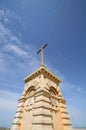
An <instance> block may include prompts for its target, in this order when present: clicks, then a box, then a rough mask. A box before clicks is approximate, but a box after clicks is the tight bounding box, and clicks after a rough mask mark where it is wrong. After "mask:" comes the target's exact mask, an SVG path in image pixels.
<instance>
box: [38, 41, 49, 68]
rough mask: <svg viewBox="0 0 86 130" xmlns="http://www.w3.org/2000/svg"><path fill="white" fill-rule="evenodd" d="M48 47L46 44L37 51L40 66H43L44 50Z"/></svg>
mask: <svg viewBox="0 0 86 130" xmlns="http://www.w3.org/2000/svg"><path fill="white" fill-rule="evenodd" d="M47 45H48V43H46V44H45V45H44V46H41V48H40V49H39V50H38V51H37V54H39V53H40V54H41V57H40V66H41V65H44V48H45V47H46V46H47Z"/></svg>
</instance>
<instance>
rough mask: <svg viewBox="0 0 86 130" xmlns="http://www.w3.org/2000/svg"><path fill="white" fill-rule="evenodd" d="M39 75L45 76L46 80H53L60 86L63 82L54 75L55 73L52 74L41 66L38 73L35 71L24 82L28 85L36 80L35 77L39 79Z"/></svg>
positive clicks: (37, 70)
mask: <svg viewBox="0 0 86 130" xmlns="http://www.w3.org/2000/svg"><path fill="white" fill-rule="evenodd" d="M38 75H44V76H45V77H46V78H49V79H51V80H53V81H54V82H55V83H57V84H59V83H60V82H61V81H60V80H59V79H58V78H57V76H56V75H54V74H53V73H51V72H50V71H49V70H48V69H47V68H46V67H45V66H44V65H41V66H40V67H38V68H37V69H36V71H34V72H33V73H31V74H30V75H28V76H27V77H26V78H25V79H24V82H25V83H27V82H28V81H30V80H32V79H34V78H35V77H37V76H38Z"/></svg>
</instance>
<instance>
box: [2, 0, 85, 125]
mask: <svg viewBox="0 0 86 130" xmlns="http://www.w3.org/2000/svg"><path fill="white" fill-rule="evenodd" d="M64 3H65V0H53V1H52V0H15V1H12V0H0V126H5V127H10V126H11V123H12V121H13V117H14V114H15V111H16V107H17V100H18V98H19V97H20V96H21V93H22V91H23V88H24V83H23V79H24V78H25V77H26V76H27V75H28V74H30V73H31V72H33V71H34V70H35V69H36V68H37V67H38V66H39V58H40V57H39V55H37V54H36V52H37V50H38V49H39V47H40V46H41V45H43V44H45V43H46V42H48V46H47V48H46V49H45V66H47V68H48V69H49V70H50V71H51V72H53V73H54V74H56V75H57V76H58V77H59V79H60V80H61V81H62V82H61V84H60V88H61V91H62V94H63V97H64V98H65V99H66V101H67V107H68V111H69V115H70V118H71V122H72V125H73V127H86V101H85V99H86V0H66V4H65V7H64Z"/></svg>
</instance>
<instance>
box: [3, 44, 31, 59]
mask: <svg viewBox="0 0 86 130" xmlns="http://www.w3.org/2000/svg"><path fill="white" fill-rule="evenodd" d="M5 47H6V49H7V50H8V51H11V52H12V53H13V52H14V53H15V54H17V55H18V56H20V57H28V53H27V52H26V51H24V50H23V49H21V48H20V47H19V46H17V45H14V44H8V45H6V46H5Z"/></svg>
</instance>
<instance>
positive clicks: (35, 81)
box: [11, 66, 72, 130]
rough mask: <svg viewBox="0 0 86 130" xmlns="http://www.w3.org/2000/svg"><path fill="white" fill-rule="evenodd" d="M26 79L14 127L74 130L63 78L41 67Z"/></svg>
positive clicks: (17, 128)
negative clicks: (62, 87) (62, 84)
mask: <svg viewBox="0 0 86 130" xmlns="http://www.w3.org/2000/svg"><path fill="white" fill-rule="evenodd" d="M24 82H25V88H24V91H23V94H22V96H21V98H20V99H19V100H18V107H17V110H16V114H15V117H14V121H13V124H12V127H11V130H72V126H71V122H70V118H69V115H68V111H67V108H66V101H65V100H64V99H63V97H62V94H61V91H60V88H59V83H60V80H59V79H58V78H57V77H56V76H55V75H53V74H52V73H51V72H49V71H48V70H47V69H46V67H44V66H40V67H39V68H38V69H37V70H36V71H35V72H33V73H32V74H31V75H29V76H27V77H26V78H25V79H24Z"/></svg>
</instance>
